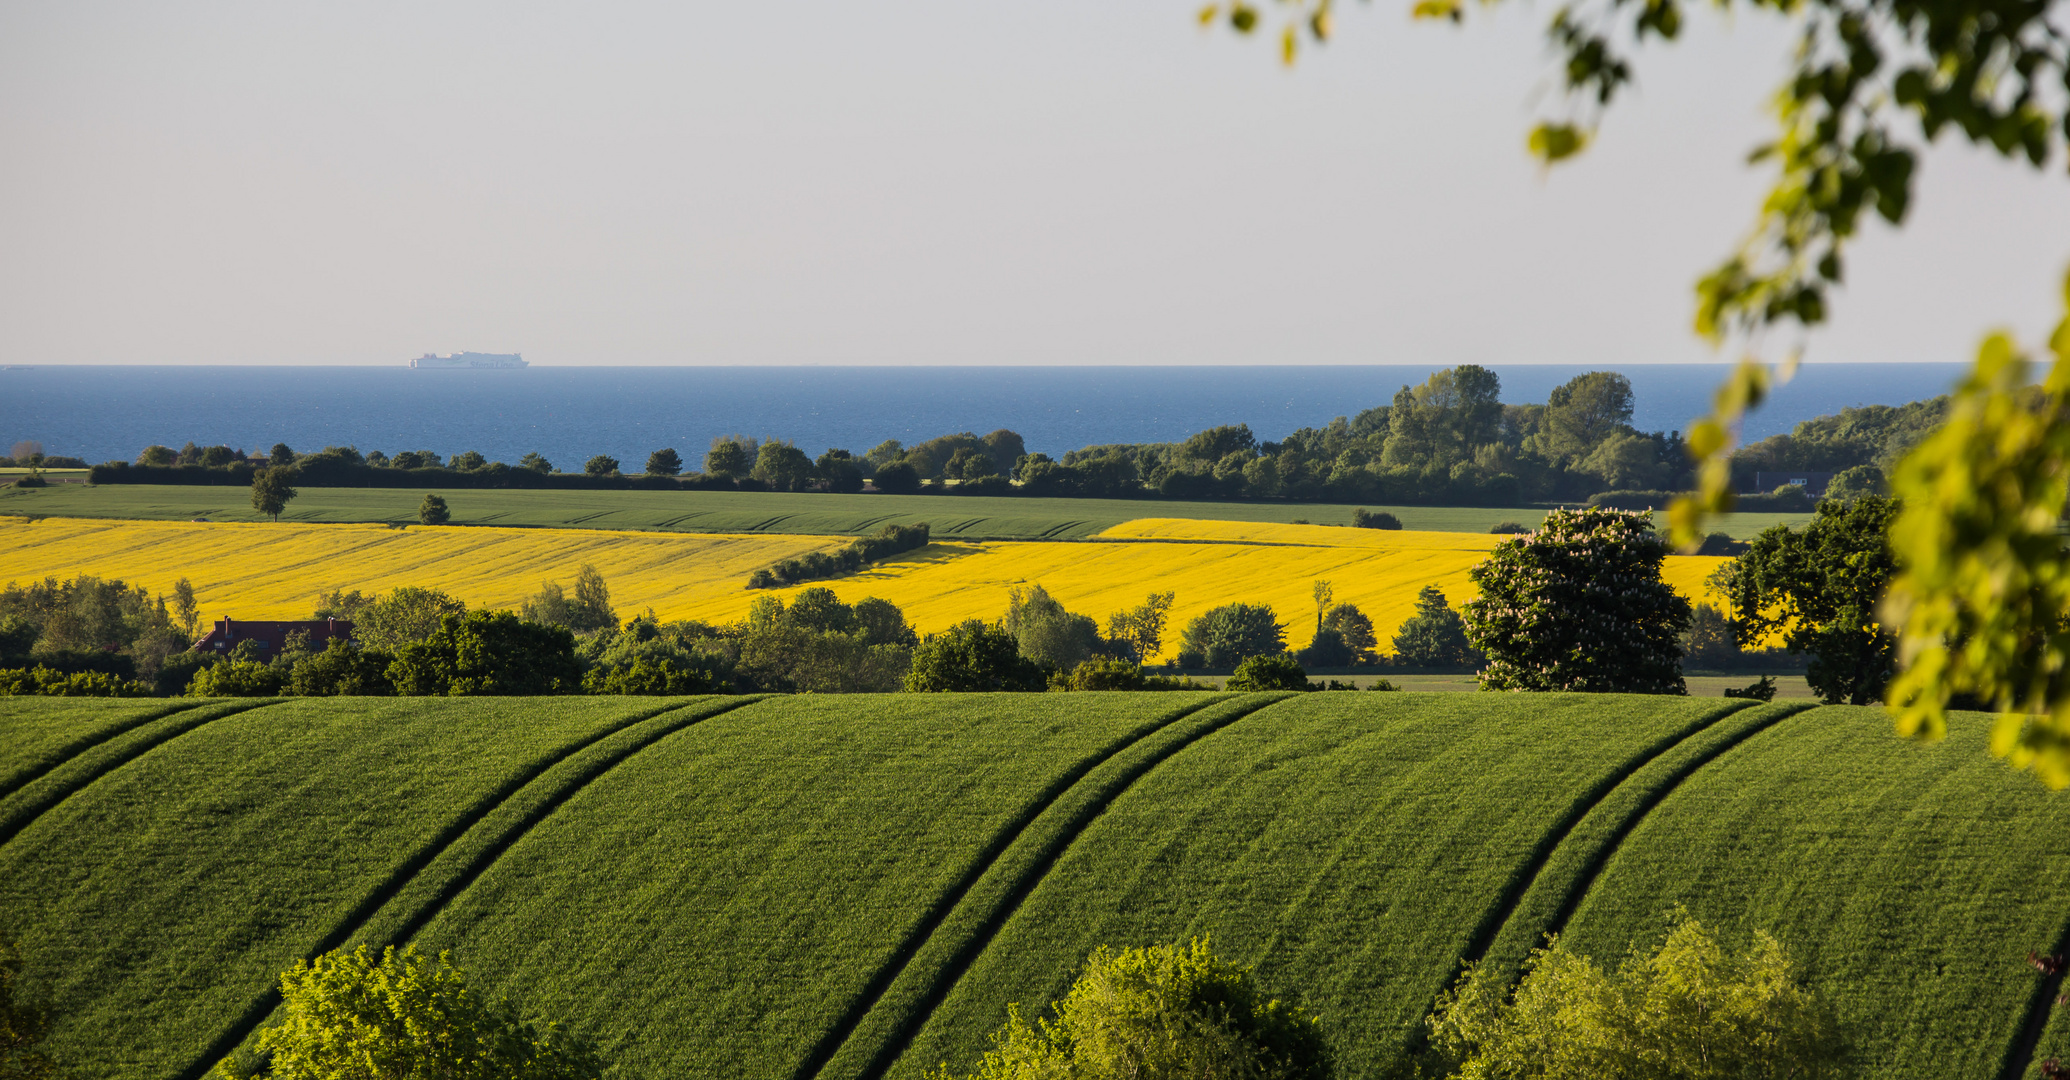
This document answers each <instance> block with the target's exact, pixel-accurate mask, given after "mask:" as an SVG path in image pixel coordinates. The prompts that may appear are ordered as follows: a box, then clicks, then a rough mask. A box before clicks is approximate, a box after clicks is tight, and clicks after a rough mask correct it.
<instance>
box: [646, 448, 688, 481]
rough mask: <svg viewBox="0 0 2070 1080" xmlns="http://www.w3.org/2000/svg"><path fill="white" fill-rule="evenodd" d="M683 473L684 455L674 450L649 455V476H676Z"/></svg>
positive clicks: (658, 451) (657, 451)
mask: <svg viewBox="0 0 2070 1080" xmlns="http://www.w3.org/2000/svg"><path fill="white" fill-rule="evenodd" d="M682 471H683V455H681V454H678V453H676V452H675V450H674V449H673V448H669V449H662V450H656V451H654V452H653V453H651V454H648V455H647V475H648V476H674V475H676V474H677V473H680V472H682Z"/></svg>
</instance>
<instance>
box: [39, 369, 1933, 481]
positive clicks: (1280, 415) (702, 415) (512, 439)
mask: <svg viewBox="0 0 2070 1080" xmlns="http://www.w3.org/2000/svg"><path fill="white" fill-rule="evenodd" d="M1432 370H1434V368H1432V367H1427V366H1413V365H1375V366H1365V367H1263V366H1259V367H695V368H693V367H672V368H655V367H622V368H608V367H603V368H598V367H591V368H572V367H570V368H551V367H548V368H528V369H525V370H521V371H419V370H415V369H411V368H407V367H400V366H398V367H393V368H385V367H383V368H373V367H117V366H92V367H88V366H79V367H36V368H12V369H6V370H0V449H4V448H5V447H7V446H10V445H12V444H13V443H14V442H15V441H17V440H23V439H33V440H36V441H38V442H41V443H42V444H43V446H44V450H45V452H47V453H51V454H63V455H66V456H68V457H79V458H84V459H86V460H88V461H93V462H99V461H107V460H112V459H134V458H135V457H136V455H137V452H138V451H140V450H142V449H143V448H144V447H145V446H148V445H151V444H153V443H162V444H164V445H167V446H174V447H177V446H179V445H181V444H182V443H185V442H187V441H189V440H192V441H194V442H196V443H199V444H201V445H204V446H205V445H210V444H214V443H228V444H230V445H231V446H234V447H237V448H239V449H258V450H264V449H265V448H268V447H271V446H272V445H273V444H274V443H276V442H284V443H287V444H288V445H289V446H292V447H294V448H295V449H296V450H301V451H308V450H315V449H320V448H322V447H324V446H327V445H334V444H336V445H344V444H350V445H354V446H357V447H359V449H360V450H362V451H366V450H374V449H379V450H383V451H387V452H389V453H394V452H395V451H397V450H433V451H436V452H438V453H440V454H444V455H451V454H454V453H457V452H461V451H466V450H479V451H481V452H482V453H483V454H486V455H488V457H489V458H491V459H492V460H500V461H507V462H516V461H517V460H518V459H519V458H520V457H522V456H524V455H525V454H526V453H527V452H529V451H537V452H539V453H542V454H544V455H546V457H547V458H548V459H549V460H550V461H552V462H553V463H554V464H555V465H556V466H558V467H560V468H562V469H575V468H578V467H580V465H581V463H582V462H583V461H585V460H587V459H588V458H589V457H590V456H591V455H594V454H609V455H611V456H612V457H615V458H618V459H619V460H620V461H622V462H624V463H625V467H626V468H627V469H629V470H634V469H638V468H639V467H640V466H641V465H642V464H644V463H645V461H646V459H647V455H648V453H650V452H652V451H653V450H655V449H658V448H660V447H664V446H670V447H675V448H676V449H677V450H678V451H680V452H681V453H682V455H683V458H684V461H685V463H686V464H688V465H691V466H693V467H694V466H695V465H696V464H697V463H699V462H701V461H702V460H703V452H704V449H705V448H706V447H707V446H708V445H709V444H710V443H711V440H712V439H713V438H714V437H715V436H719V435H725V434H730V433H734V432H738V433H741V434H747V435H754V436H758V437H770V436H773V437H776V438H783V439H789V440H791V441H793V442H795V443H796V444H797V445H798V446H799V447H801V448H803V449H805V450H806V451H808V452H809V453H812V454H814V455H817V454H818V453H819V452H820V451H822V450H824V449H825V448H827V447H830V446H839V447H845V448H847V449H849V450H853V451H855V452H857V453H860V452H862V451H865V450H867V449H869V448H870V447H872V446H875V445H877V444H878V443H880V442H883V441H884V440H886V439H898V440H900V441H901V442H906V443H913V442H918V441H920V440H923V439H928V438H932V437H934V436H936V435H942V434H947V433H950V432H956V431H974V432H977V433H979V434H983V433H985V432H987V431H991V430H993V429H995V428H1002V427H1004V428H1011V429H1013V430H1014V431H1018V432H1020V433H1021V435H1022V436H1023V437H1025V438H1026V440H1027V444H1028V448H1029V449H1030V450H1039V451H1043V452H1046V453H1049V454H1052V455H1061V454H1062V453H1063V452H1064V451H1066V450H1073V449H1076V448H1078V447H1081V446H1087V445H1092V444H1096V443H1112V442H1163V441H1169V440H1174V439H1181V438H1184V437H1185V436H1187V435H1189V434H1191V433H1193V432H1195V431H1199V430H1201V429H1202V428H1206V427H1211V426H1214V425H1217V424H1235V423H1245V424H1249V425H1250V426H1251V430H1253V431H1255V432H1257V433H1258V436H1259V437H1260V438H1261V439H1277V438H1279V437H1281V436H1284V435H1285V434H1287V433H1288V432H1290V431H1293V430H1295V429H1296V428H1301V427H1307V426H1320V425H1322V424H1326V423H1328V422H1329V421H1330V419H1331V418H1332V417H1337V416H1349V415H1356V414H1357V413H1358V412H1359V411H1361V410H1363V409H1368V408H1371V407H1372V406H1375V405H1381V404H1386V403H1387V402H1389V401H1391V400H1392V399H1393V397H1394V393H1395V391H1396V390H1399V389H1400V388H1401V387H1402V386H1404V385H1409V384H1414V383H1420V382H1422V381H1423V380H1424V379H1425V378H1426V377H1428V376H1429V374H1430V372H1431V371H1432ZM1494 370H1495V371H1496V372H1497V373H1498V374H1499V375H1500V377H1501V379H1502V398H1503V400H1504V401H1506V402H1511V403H1521V402H1542V401H1544V400H1545V399H1546V396H1547V395H1548V394H1549V393H1550V392H1551V390H1552V389H1553V387H1555V386H1558V385H1559V384H1560V383H1562V382H1565V381H1566V380H1568V379H1570V378H1573V377H1574V376H1575V375H1578V374H1581V373H1582V372H1583V371H1586V370H1591V369H1588V368H1582V367H1571V366H1554V365H1512V366H1504V367H1496V368H1494ZM1617 370H1620V371H1622V372H1624V374H1625V375H1626V376H1628V377H1629V378H1630V379H1631V381H1632V387H1633V392H1634V397H1635V398H1636V410H1635V415H1634V417H1633V422H1634V424H1635V425H1636V426H1637V427H1639V428H1640V429H1641V430H1646V431H1655V430H1658V431H1669V430H1679V429H1681V428H1683V427H1686V426H1687V424H1688V422H1689V420H1690V419H1691V418H1693V417H1696V416H1700V415H1703V414H1704V413H1705V412H1707V411H1708V408H1709V402H1710V396H1711V392H1712V390H1713V389H1714V388H1715V387H1716V386H1717V384H1718V382H1719V380H1720V379H1721V378H1722V377H1723V375H1724V373H1725V371H1726V370H1727V368H1726V366H1725V365H1722V364H1701V365H1688V364H1652V365H1632V366H1626V367H1620V368H1618V369H1617ZM1961 371H1962V365H1959V364H1817V363H1811V364H1806V365H1804V367H1803V368H1802V369H1801V370H1800V371H1799V373H1798V375H1797V378H1796V379H1795V380H1794V381H1793V382H1791V383H1790V384H1789V385H1787V386H1785V387H1783V388H1782V389H1781V390H1780V391H1779V392H1778V393H1777V394H1776V395H1775V397H1774V398H1773V399H1772V400H1771V401H1770V403H1769V404H1768V405H1767V406H1765V407H1764V408H1762V409H1761V410H1760V411H1758V412H1757V413H1755V414H1754V415H1753V416H1752V417H1750V418H1749V419H1748V422H1747V426H1746V431H1745V434H1746V437H1747V438H1749V439H1759V438H1762V437H1764V436H1767V435H1770V434H1774V433H1776V432H1783V431H1788V430H1790V429H1791V428H1792V427H1794V426H1795V425H1796V423H1797V422H1798V421H1800V420H1805V419H1808V418H1810V417H1813V416H1819V415H1823V414H1827V413H1832V412H1835V411H1838V410H1839V409H1841V408H1844V407H1846V406H1850V405H1864V404H1882V405H1900V404H1903V403H1905V402H1908V401H1914V400H1918V399H1920V398H1927V397H1933V396H1935V395H1937V394H1942V393H1946V392H1947V391H1948V389H1949V388H1950V387H1951V386H1952V385H1953V383H1954V381H1955V380H1956V378H1957V377H1958V376H1959V375H1960V373H1961Z"/></svg>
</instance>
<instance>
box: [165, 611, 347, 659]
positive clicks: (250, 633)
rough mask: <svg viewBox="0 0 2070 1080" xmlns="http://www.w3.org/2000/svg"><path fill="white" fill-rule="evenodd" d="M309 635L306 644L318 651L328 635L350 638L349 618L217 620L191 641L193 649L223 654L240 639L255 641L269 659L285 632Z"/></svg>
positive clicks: (278, 648)
mask: <svg viewBox="0 0 2070 1080" xmlns="http://www.w3.org/2000/svg"><path fill="white" fill-rule="evenodd" d="M297 630H299V631H301V632H302V633H305V634H308V635H309V647H310V648H311V649H314V650H316V651H317V652H322V651H323V650H324V649H326V648H329V647H330V643H331V639H332V638H350V637H351V636H352V622H351V620H349V619H298V620H291V621H287V622H251V621H245V622H238V621H236V620H235V619H217V620H216V626H215V629H213V630H210V631H209V632H208V633H207V634H204V635H203V636H202V638H201V640H200V641H197V642H195V643H194V651H195V652H212V653H227V652H229V651H230V650H231V649H234V648H236V647H237V644H238V642H241V641H256V642H258V643H259V652H260V653H262V654H263V655H265V656H266V657H268V658H269V659H270V658H272V657H275V656H279V655H280V652H281V650H282V649H284V648H286V647H287V639H288V635H289V634H292V633H294V632H295V631H297Z"/></svg>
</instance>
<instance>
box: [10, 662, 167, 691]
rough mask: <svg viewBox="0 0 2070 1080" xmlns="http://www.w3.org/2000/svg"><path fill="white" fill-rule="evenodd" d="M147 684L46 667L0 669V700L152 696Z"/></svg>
mask: <svg viewBox="0 0 2070 1080" xmlns="http://www.w3.org/2000/svg"><path fill="white" fill-rule="evenodd" d="M156 694H157V689H156V688H155V687H153V686H152V685H151V684H150V683H147V682H143V681H140V680H137V679H125V678H123V677H122V676H120V675H110V674H108V673H106V672H102V671H69V672H67V671H52V670H51V669H49V668H47V667H42V666H37V667H33V668H7V669H0V697H98V698H126V697H153V696H155V695H156Z"/></svg>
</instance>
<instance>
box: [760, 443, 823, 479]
mask: <svg viewBox="0 0 2070 1080" xmlns="http://www.w3.org/2000/svg"><path fill="white" fill-rule="evenodd" d="M749 475H751V476H753V477H754V478H755V479H757V480H760V481H761V482H763V483H765V484H768V485H769V487H770V488H771V489H772V490H775V491H803V490H805V485H806V484H808V483H811V482H812V459H811V458H808V457H806V456H805V451H803V450H800V449H798V448H797V447H795V446H792V445H791V444H789V443H784V442H777V441H775V440H773V439H772V440H770V441H768V442H765V443H763V444H762V449H761V450H760V451H758V452H757V453H756V455H755V468H754V471H753V472H752V473H750V474H749Z"/></svg>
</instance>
